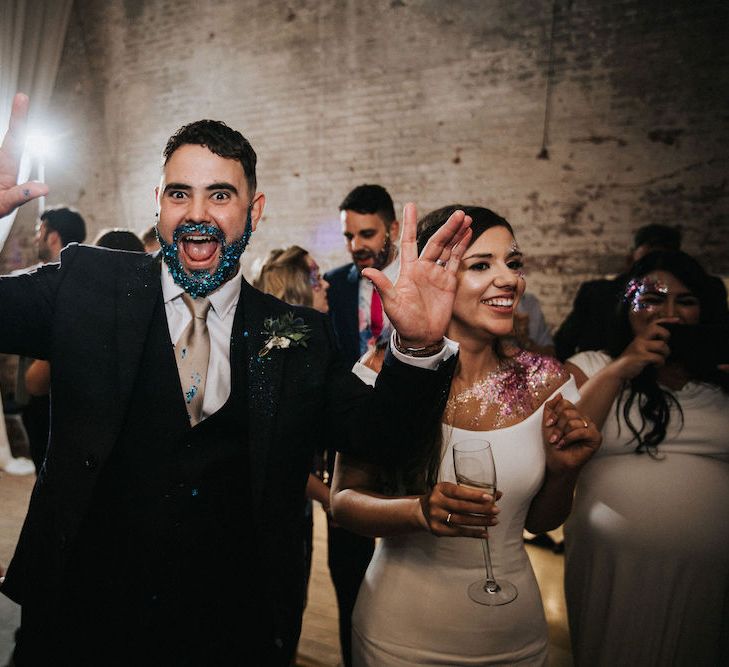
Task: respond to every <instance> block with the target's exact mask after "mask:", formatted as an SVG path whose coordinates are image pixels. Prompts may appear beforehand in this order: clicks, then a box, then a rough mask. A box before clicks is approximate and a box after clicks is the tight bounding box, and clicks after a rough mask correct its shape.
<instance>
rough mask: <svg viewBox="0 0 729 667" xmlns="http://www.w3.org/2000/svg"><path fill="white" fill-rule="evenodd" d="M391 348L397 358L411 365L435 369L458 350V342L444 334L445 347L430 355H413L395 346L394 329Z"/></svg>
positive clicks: (391, 335) (391, 336)
mask: <svg viewBox="0 0 729 667" xmlns="http://www.w3.org/2000/svg"><path fill="white" fill-rule="evenodd" d="M390 350H391V351H392V353H393V354H394V355H395V359H397V360H398V361H402V362H403V363H404V364H410V365H411V366H417V367H418V368H426V369H428V370H430V371H434V370H436V369H437V368H438V366H440V364H441V362H443V361H445V360H446V359H450V358H451V357H452V356H453V355H454V354H456V353H457V352H458V343H456V341H454V340H451V339H450V338H447V337H445V336H444V337H443V349H442V350H441V351H440V352H436V353H435V354H434V355H432V356H430V357H411V356H409V355H407V354H403V353H402V352H400V350H398V349H397V347H395V331H393V332H392V333H391V334H390Z"/></svg>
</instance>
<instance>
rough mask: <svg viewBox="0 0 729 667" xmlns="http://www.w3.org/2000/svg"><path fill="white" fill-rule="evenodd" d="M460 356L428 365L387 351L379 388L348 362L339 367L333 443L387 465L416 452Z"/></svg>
mask: <svg viewBox="0 0 729 667" xmlns="http://www.w3.org/2000/svg"><path fill="white" fill-rule="evenodd" d="M456 359H457V357H456V356H453V357H451V358H450V359H447V360H446V361H444V362H442V363H441V364H440V366H439V368H438V369H437V370H425V369H422V368H417V367H415V366H411V365H408V364H404V363H402V362H400V361H398V360H397V359H395V358H394V357H393V356H392V355H391V354H388V355H387V358H386V361H385V364H384V365H383V367H382V370H381V371H380V374H379V375H378V377H377V382H376V384H375V387H374V389H373V388H372V387H369V386H368V385H366V384H365V383H364V382H362V381H361V380H360V379H359V378H358V377H357V376H356V375H355V374H354V373H352V372H351V370H350V369H349V368H344V367H341V366H340V367H339V368H337V370H336V380H335V381H334V382H332V383H331V384H330V387H329V396H328V405H329V406H330V413H331V415H332V419H331V428H330V429H329V434H328V439H329V443H330V446H331V447H332V448H334V449H337V450H338V451H341V452H345V453H347V454H351V455H352V456H354V457H356V458H357V459H359V460H362V461H366V462H368V463H379V464H383V465H392V464H396V463H401V462H403V461H406V460H411V459H412V458H414V457H417V454H418V452H419V450H420V448H423V447H425V446H426V442H427V440H428V435H429V434H430V431H431V429H432V424H433V420H434V419H437V418H439V417H440V415H441V414H442V412H443V406H444V403H445V399H446V398H447V396H448V392H449V389H450V383H451V378H452V376H453V372H454V369H455V365H456Z"/></svg>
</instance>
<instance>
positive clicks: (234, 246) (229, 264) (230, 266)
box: [156, 207, 253, 299]
mask: <svg viewBox="0 0 729 667" xmlns="http://www.w3.org/2000/svg"><path fill="white" fill-rule="evenodd" d="M156 231H157V239H158V240H159V244H160V246H161V248H162V259H163V260H164V262H165V264H167V268H168V270H169V272H170V275H171V276H172V279H173V280H174V281H175V283H176V284H177V285H179V286H180V287H182V289H184V290H185V291H186V292H187V293H188V294H189V295H190V296H191V297H193V298H194V299H196V298H197V297H199V296H207V295H208V294H210V292H213V291H214V290H216V289H218V287H220V286H221V285H222V284H223V283H224V282H225V281H226V280H228V278H231V277H232V276H233V275H234V274H235V272H236V270H237V268H238V261H239V260H240V257H241V255H242V254H243V252H244V250H245V249H246V246H247V245H248V241H249V240H250V238H251V234H252V233H253V223H252V221H251V209H250V207H249V208H248V215H247V217H246V227H245V230H244V231H243V235H242V236H241V237H240V238H239V239H238V240H237V241H234V242H233V243H230V244H229V243H227V242H226V240H225V234H223V232H222V231H221V230H220V229H218V228H217V227H215V226H213V225H207V224H203V223H190V224H185V225H180V226H179V227H178V228H177V229H175V232H174V234H173V235H172V243H167V241H165V240H164V239H163V238H162V236H161V234H160V233H159V227H158V228H157V230H156ZM186 234H201V235H204V236H212V237H214V238H215V239H217V241H218V243H220V247H221V253H220V262H219V263H218V268H217V269H215V271H214V272H213V273H210V272H209V271H192V272H191V273H188V272H187V271H185V269H184V268H183V266H182V264H181V263H180V256H179V252H178V250H179V247H178V244H179V240H180V238H181V237H182V236H184V235H186Z"/></svg>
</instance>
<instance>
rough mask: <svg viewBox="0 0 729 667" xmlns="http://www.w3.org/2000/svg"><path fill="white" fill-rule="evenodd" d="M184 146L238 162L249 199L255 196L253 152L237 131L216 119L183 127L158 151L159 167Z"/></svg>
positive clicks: (197, 121) (200, 121)
mask: <svg viewBox="0 0 729 667" xmlns="http://www.w3.org/2000/svg"><path fill="white" fill-rule="evenodd" d="M185 144H192V145H194V146H205V148H207V149H208V150H209V151H210V152H212V153H215V155H219V156H220V157H224V158H228V159H230V160H238V162H240V163H241V165H242V166H243V171H244V172H245V175H246V182H247V184H248V194H249V196H251V197H252V196H253V195H254V194H255V193H256V160H257V157H256V151H254V150H253V147H252V146H251V144H250V143H249V141H248V139H246V138H245V137H244V136H243V135H242V134H241V133H240V132H238V130H234V129H233V128H231V127H228V126H227V125H226V124H225V123H223V122H222V121H219V120H196V121H195V122H194V123H189V124H188V125H183V126H182V127H181V128H180V129H179V130H177V132H175V133H174V134H173V135H172V136H171V137H170V138H169V139H168V141H167V145H166V146H165V149H164V151H162V157H163V158H164V159H163V161H162V164H167V162H168V161H169V159H170V158H171V157H172V154H173V153H174V152H175V151H176V150H177V149H178V148H180V147H181V146H184V145H185Z"/></svg>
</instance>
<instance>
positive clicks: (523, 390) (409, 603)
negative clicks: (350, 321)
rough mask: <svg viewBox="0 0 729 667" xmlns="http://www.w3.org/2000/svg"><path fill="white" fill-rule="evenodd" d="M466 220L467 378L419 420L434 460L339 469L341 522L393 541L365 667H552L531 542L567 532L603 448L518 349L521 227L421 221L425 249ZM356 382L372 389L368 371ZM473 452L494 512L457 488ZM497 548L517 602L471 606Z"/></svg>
mask: <svg viewBox="0 0 729 667" xmlns="http://www.w3.org/2000/svg"><path fill="white" fill-rule="evenodd" d="M457 209H462V210H464V211H465V212H466V214H467V215H469V216H471V217H472V219H473V223H472V225H471V229H472V230H473V235H472V238H471V243H470V245H469V247H468V248H467V249H466V251H465V252H464V254H463V258H462V259H461V261H460V266H459V269H458V273H457V280H458V288H457V293H456V300H455V305H454V308H453V317H452V319H451V322H450V325H449V327H448V337H449V338H450V339H452V340H454V341H456V342H457V343H458V345H459V358H458V365H457V369H456V372H455V376H454V379H453V383H452V386H451V388H450V393H449V395H448V396H444V397H443V404H441V405H438V406H417V405H413V406H410V409H412V410H418V411H420V412H421V413H422V414H423V418H424V419H427V420H428V421H430V422H431V423H432V440H431V442H430V443H429V447H428V448H427V451H426V454H425V455H424V457H423V458H420V459H418V460H416V461H411V462H410V463H409V464H408V465H407V466H405V467H404V468H402V469H399V470H397V471H394V472H393V471H387V470H382V469H378V468H376V467H373V466H371V465H367V464H364V463H362V462H360V461H356V460H354V459H352V458H351V457H345V456H341V457H339V458H338V460H337V466H336V472H335V479H334V484H333V491H332V509H333V512H334V517H335V519H336V520H337V521H338V522H340V523H341V524H343V525H345V526H346V527H348V528H350V529H351V530H355V531H358V532H361V533H363V534H367V535H374V536H379V537H381V538H382V539H381V540H379V542H378V545H377V549H376V552H375V555H374V557H373V559H372V562H371V564H370V567H369V569H368V571H367V575H366V577H365V580H364V582H363V584H362V587H361V588H360V591H359V597H358V599H357V605H356V608H355V612H354V617H353V628H354V629H353V656H354V664H355V665H359V666H362V665H373V666H374V665H377V666H378V667H388V666H393V667H401V666H402V667H404V666H405V665H413V664H418V665H445V664H448V665H488V664H519V665H542V664H544V663H545V661H546V653H547V625H546V621H545V617H544V610H543V608H542V601H541V597H540V593H539V588H538V586H537V582H536V579H535V577H534V573H533V571H532V568H531V565H530V563H529V559H528V557H527V554H526V551H525V549H524V542H523V530H524V528H525V527H526V528H527V529H528V530H530V531H532V532H534V533H540V532H544V531H546V530H550V529H552V528H555V527H556V526H558V525H560V524H561V523H562V521H563V520H564V518H565V517H566V515H567V513H568V512H569V509H570V506H571V501H572V490H573V486H574V482H575V477H576V475H577V472H578V470H579V469H580V467H581V466H582V465H583V464H584V463H585V462H586V461H587V460H588V459H589V458H590V456H591V455H592V453H593V451H594V450H595V449H596V448H597V447H598V446H599V443H600V435H599V433H598V431H597V429H596V428H595V426H594V425H593V424H592V423H590V422H589V421H587V420H586V419H583V417H582V415H581V414H580V413H579V412H578V411H577V409H576V408H575V407H574V405H573V404H572V403H571V402H570V401H574V400H577V398H578V394H577V390H576V387H575V384H574V381H573V380H572V379H571V378H570V376H569V374H568V373H567V372H566V371H565V370H564V369H563V367H562V366H561V365H560V364H559V362H557V361H556V360H555V359H552V358H550V357H543V356H540V355H538V354H534V353H532V352H527V351H524V350H519V349H516V348H513V347H510V346H509V344H508V343H507V342H506V339H507V338H508V337H509V335H510V334H511V332H512V330H513V325H514V311H515V309H516V306H517V304H518V301H519V299H520V297H521V295H522V294H523V293H524V287H525V280H524V272H523V259H522V252H521V251H520V250H519V247H518V245H517V244H516V241H515V239H514V234H513V231H512V229H511V226H510V225H509V223H508V222H507V221H506V220H504V219H503V218H501V217H500V216H498V215H496V214H495V213H493V212H492V211H489V210H488V209H485V208H481V207H475V206H455V205H454V206H447V207H444V208H441V209H438V210H437V211H433V212H432V213H430V214H428V215H427V216H425V218H423V219H422V220H421V221H420V223H419V225H418V230H419V233H418V245H419V246H420V247H422V246H423V245H424V244H425V243H426V242H427V240H428V239H429V238H430V236H431V235H432V234H433V233H434V232H435V231H436V230H437V229H438V228H440V227H441V226H442V225H443V224H444V223H445V221H446V220H447V219H448V216H449V215H450V214H451V213H452V212H453V211H454V210H457ZM355 371H356V372H358V373H359V374H360V375H361V376H362V377H363V378H364V377H367V376H368V375H369V378H370V380H372V376H373V375H374V372H373V371H372V370H371V369H370V368H368V367H366V366H365V365H362V364H361V365H360V366H359V367H356V368H355ZM473 438H479V439H483V440H487V441H489V442H490V443H491V448H492V451H493V455H494V459H495V465H496V471H497V479H498V482H497V483H498V492H497V493H496V494H495V495H496V497H495V498H494V497H493V496H492V495H489V494H488V493H484V491H483V489H481V490H479V489H474V488H468V487H465V486H458V485H457V484H456V477H455V472H454V463H453V454H452V450H453V447H454V445H456V444H458V443H461V442H462V441H465V440H469V439H473ZM487 527H488V533H487V530H486V529H487ZM487 535H488V544H489V551H490V554H491V560H492V563H493V572H494V578H495V579H496V580H497V581H499V580H500V579H501V580H508V581H509V582H511V583H512V584H513V585H515V587H516V590H517V596H516V598H515V599H514V600H513V601H511V602H508V603H507V604H503V605H502V606H490V605H487V604H479V603H477V602H475V601H473V600H472V599H471V598H470V597H469V593H468V589H469V585H470V584H472V583H473V582H474V581H477V580H479V579H483V578H484V552H483V551H482V544H481V542H482V538H485V537H486V536H487ZM440 538H448V539H440Z"/></svg>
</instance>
